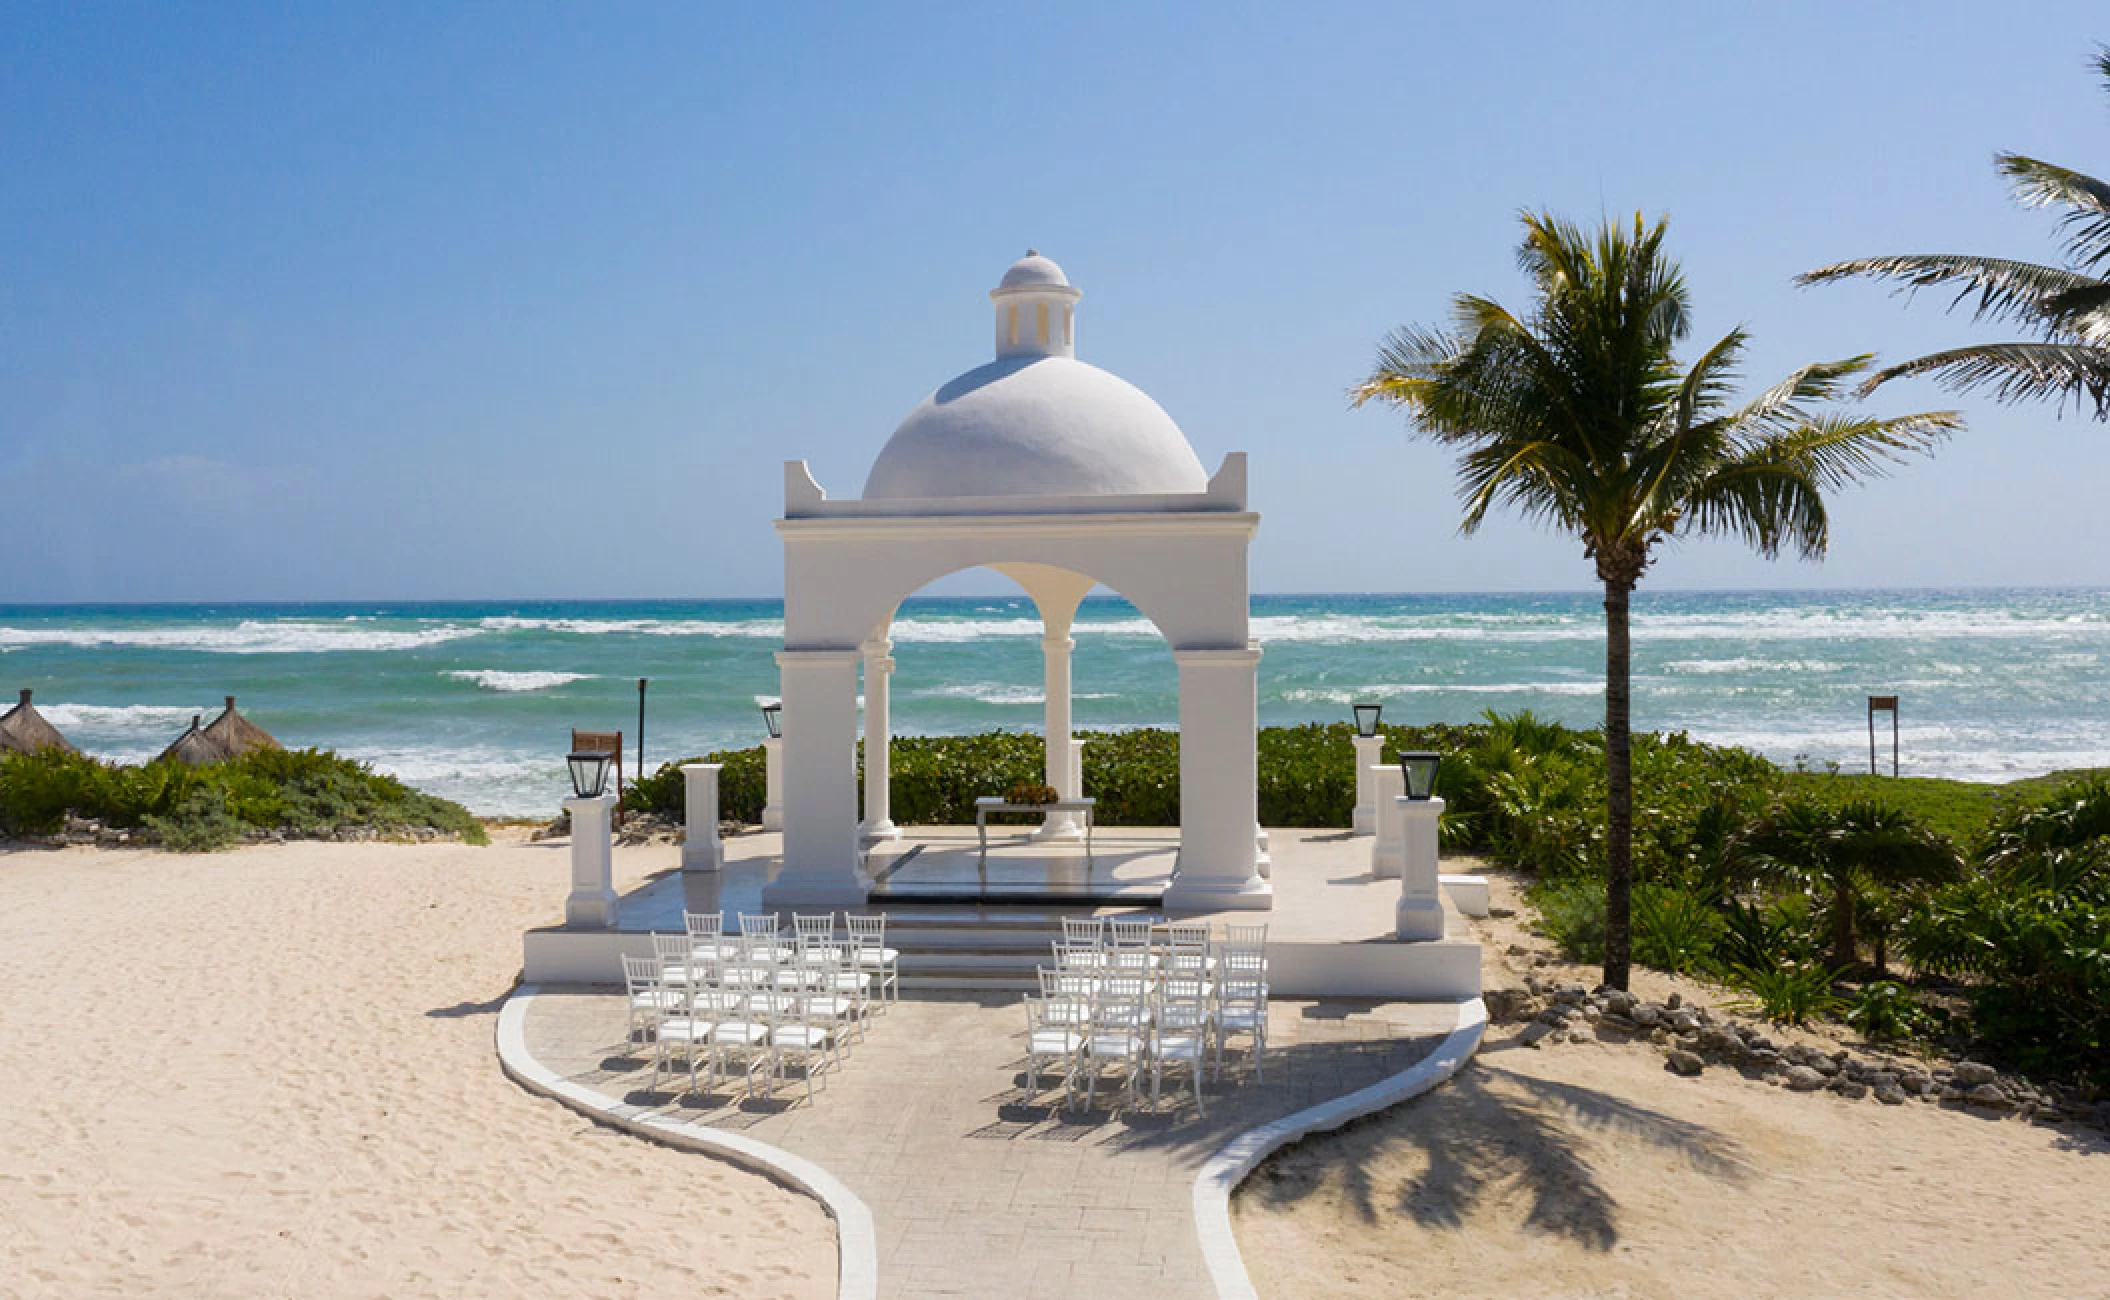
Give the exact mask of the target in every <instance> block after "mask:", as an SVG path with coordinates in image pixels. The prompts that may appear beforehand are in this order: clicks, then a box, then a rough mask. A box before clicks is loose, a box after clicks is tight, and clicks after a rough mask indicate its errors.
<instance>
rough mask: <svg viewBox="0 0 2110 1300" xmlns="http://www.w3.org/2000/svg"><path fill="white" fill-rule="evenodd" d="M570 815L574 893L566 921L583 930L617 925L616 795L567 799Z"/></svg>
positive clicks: (567, 902)
mask: <svg viewBox="0 0 2110 1300" xmlns="http://www.w3.org/2000/svg"><path fill="white" fill-rule="evenodd" d="M564 811H566V812H568V813H570V814H571V896H570V897H568V898H566V899H565V900H564V924H566V925H568V926H572V927H575V928H578V929H584V930H612V929H614V928H615V847H614V841H613V839H612V837H611V836H610V833H609V831H610V819H611V818H612V817H613V816H614V814H615V796H614V795H612V794H601V795H595V796H594V797H593V798H591V799H566V800H565V801H564Z"/></svg>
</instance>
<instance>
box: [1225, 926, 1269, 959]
mask: <svg viewBox="0 0 2110 1300" xmlns="http://www.w3.org/2000/svg"><path fill="white" fill-rule="evenodd" d="M1224 947H1226V948H1250V949H1256V950H1259V951H1263V952H1264V951H1266V949H1267V925H1266V923H1265V922H1263V923H1261V924H1259V925H1226V926H1225V927H1224Z"/></svg>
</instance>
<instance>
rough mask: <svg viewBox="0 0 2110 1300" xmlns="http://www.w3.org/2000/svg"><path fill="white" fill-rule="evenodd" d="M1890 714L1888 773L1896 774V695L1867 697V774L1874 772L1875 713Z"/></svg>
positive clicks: (1872, 774)
mask: <svg viewBox="0 0 2110 1300" xmlns="http://www.w3.org/2000/svg"><path fill="white" fill-rule="evenodd" d="M1883 712H1888V713H1889V714H1890V774H1891V775H1892V776H1896V775H1897V774H1898V697H1897V696H1895V695H1871V696H1869V697H1868V774H1869V775H1870V776H1874V775H1875V774H1876V714H1878V713H1883Z"/></svg>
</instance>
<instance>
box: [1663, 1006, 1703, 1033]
mask: <svg viewBox="0 0 2110 1300" xmlns="http://www.w3.org/2000/svg"><path fill="white" fill-rule="evenodd" d="M1665 1023H1666V1024H1668V1025H1669V1026H1670V1027H1671V1029H1672V1030H1673V1031H1674V1032H1676V1033H1680V1034H1689V1033H1691V1032H1692V1031H1693V1030H1695V1029H1698V1028H1699V1027H1700V1018H1699V1017H1698V1016H1696V1015H1694V1014H1693V1013H1692V1012H1690V1011H1673V1012H1671V1013H1670V1015H1669V1016H1668V1017H1667V1018H1666V1020H1665Z"/></svg>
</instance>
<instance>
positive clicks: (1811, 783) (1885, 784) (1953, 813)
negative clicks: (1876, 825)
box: [1787, 768, 2110, 848]
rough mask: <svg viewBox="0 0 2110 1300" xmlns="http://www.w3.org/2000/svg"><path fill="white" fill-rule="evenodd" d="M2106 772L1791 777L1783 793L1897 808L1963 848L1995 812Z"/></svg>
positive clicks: (1816, 774)
mask: <svg viewBox="0 0 2110 1300" xmlns="http://www.w3.org/2000/svg"><path fill="white" fill-rule="evenodd" d="M2105 772H2110V768H2073V769H2069V770H2067V771H2063V772H2052V773H2049V774H2047V775H2044V776H2030V777H2024V778H2022V779H2021V780H2019V781H2008V782H2002V783H1994V782H1985V781H1950V780H1946V779H1944V778H1941V777H1932V776H1902V777H1892V776H1863V775H1856V774H1853V773H1847V772H1837V773H1833V772H1790V773H1788V774H1787V781H1788V789H1789V790H1791V791H1793V792H1794V793H1797V794H1807V795H1811V796H1813V797H1815V798H1819V799H1823V800H1825V801H1827V802H1833V801H1836V802H1839V803H1845V802H1847V801H1848V800H1854V799H1871V800H1874V801H1875V802H1877V803H1879V804H1883V805H1885V806H1888V807H1892V808H1898V809H1901V810H1903V811H1905V812H1908V813H1910V814H1912V815H1913V816H1915V817H1917V818H1919V819H1920V820H1921V821H1924V822H1925V823H1926V824H1927V825H1928V826H1929V827H1931V828H1932V829H1934V830H1936V831H1939V832H1941V833H1942V834H1944V835H1946V836H1948V837H1949V838H1950V839H1952V840H1954V841H1956V843H1957V844H1958V845H1959V846H1960V847H1964V848H1968V847H1969V846H1970V845H1972V844H1975V843H1976V842H1977V840H1978V835H1979V832H1980V831H1982V830H1983V829H1984V828H1985V824H1986V822H1987V821H1988V820H1990V819H1991V818H1992V816H1993V814H1994V813H1995V812H1997V811H1998V810H2000V809H2001V808H2003V807H2006V806H2007V805H2009V804H2013V803H2016V802H2018V801H2022V800H2028V799H2034V798H2036V797H2038V796H2040V795H2043V794H2047V793H2049V792H2050V791H2052V790H2054V789H2057V788H2058V787H2060V786H2062V785H2065V784H2066V783H2067V782H2069V781H2075V780H2079V779H2081V778H2083V777H2087V776H2093V775H2097V774H2100V773H2105Z"/></svg>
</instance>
